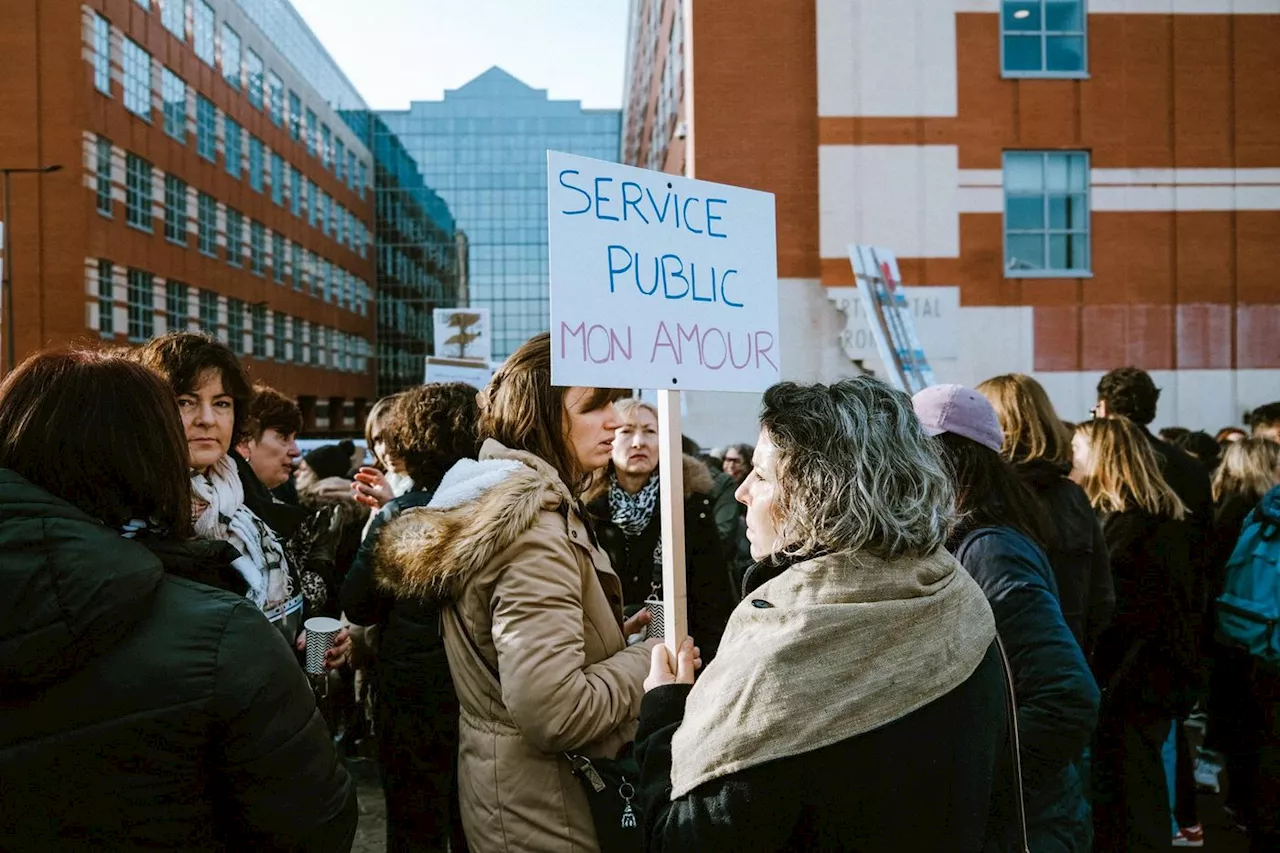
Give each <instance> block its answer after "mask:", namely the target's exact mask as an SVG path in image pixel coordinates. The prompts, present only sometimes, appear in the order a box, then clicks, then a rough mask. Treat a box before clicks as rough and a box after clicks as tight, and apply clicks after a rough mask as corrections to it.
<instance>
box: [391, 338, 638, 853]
mask: <svg viewBox="0 0 1280 853" xmlns="http://www.w3.org/2000/svg"><path fill="white" fill-rule="evenodd" d="M624 396H626V392H623V391H617V390H613V389H604V388H583V387H577V386H575V387H569V388H561V387H555V386H552V384H551V339H550V336H549V335H547V334H545V333H544V334H541V335H538V336H536V337H534V338H532V339H531V340H529V341H528V342H526V343H525V344H524V345H522V346H521V347H520V348H519V349H517V350H516V351H515V352H514V353H513V354H512V355H511V357H510V358H509V359H508V360H507V361H506V363H505V364H504V365H503V366H502V367H501V368H500V369H499V370H498V372H497V373H496V374H494V377H493V379H492V381H490V383H489V386H488V387H487V388H486V389H485V390H484V391H483V392H482V393H481V396H480V400H479V407H480V427H479V432H480V437H481V438H483V439H484V444H483V446H482V447H481V448H480V461H478V462H476V461H472V460H469V459H463V460H461V461H459V462H458V463H457V464H456V465H454V466H453V467H452V468H450V469H449V472H448V474H446V475H445V476H444V479H443V480H442V481H441V482H440V485H439V486H438V487H437V488H436V491H435V494H434V496H433V497H432V498H431V501H430V503H429V504H428V505H427V506H426V507H421V508H417V509H411V510H408V511H406V512H405V513H404V514H402V515H401V516H400V517H399V518H397V519H395V520H393V521H391V522H389V523H387V525H386V526H385V527H384V528H383V530H382V532H381V534H380V535H379V536H378V541H377V544H376V545H375V546H374V564H375V570H374V571H375V574H376V575H377V577H378V581H379V583H380V584H381V585H383V586H384V587H386V588H388V589H391V590H393V591H394V592H395V593H396V595H397V596H398V597H400V598H432V599H436V600H437V601H439V602H440V606H441V607H442V609H443V618H444V646H445V651H446V652H447V654H448V656H449V670H450V673H451V674H452V677H453V683H454V685H455V686H456V687H457V690H458V700H459V704H460V706H461V708H460V716H461V731H460V735H459V742H460V754H459V766H458V777H459V778H458V783H459V791H460V799H461V809H462V823H463V826H464V827H465V829H466V835H467V843H468V845H469V847H470V848H471V849H472V850H476V851H480V853H489V851H508V850H509V851H516V850H520V851H524V850H576V851H593V850H598V849H599V842H598V839H597V836H596V830H595V825H594V824H593V823H592V819H591V810H590V808H589V805H588V803H587V797H586V794H585V792H584V791H583V790H582V787H581V785H580V783H579V782H578V780H577V779H576V778H575V777H574V775H573V772H572V768H571V766H570V763H569V761H568V760H567V759H566V757H565V756H564V753H565V752H567V751H572V752H574V753H577V754H579V755H584V756H586V757H588V758H601V757H608V758H613V757H614V756H615V755H616V754H617V753H618V751H619V750H620V749H621V748H622V747H623V745H624V744H626V743H627V742H628V741H629V740H631V735H632V733H633V732H634V731H635V718H636V713H637V712H638V711H639V708H640V698H641V695H642V692H643V691H642V684H643V682H644V675H645V672H646V671H647V670H648V666H649V653H648V649H647V648H645V647H633V648H627V643H626V637H627V636H628V635H630V634H633V633H636V632H637V631H638V630H639V629H640V628H641V627H642V626H643V624H644V622H645V619H644V617H643V616H641V617H638V618H636V619H633V620H631V621H630V622H629V623H628V624H627V625H625V626H624V624H623V620H622V587H621V584H620V583H619V581H618V576H617V575H616V574H614V572H613V570H612V569H611V568H610V566H609V558H608V556H606V555H605V554H604V552H602V551H601V550H600V549H599V548H598V547H597V546H596V543H595V537H594V536H593V535H592V533H591V531H590V528H589V527H588V525H587V523H586V521H585V520H584V518H583V516H582V510H581V505H580V503H579V496H580V495H581V494H582V492H583V490H584V489H585V488H586V486H587V483H588V481H589V478H590V476H591V474H592V473H594V472H595V471H597V470H598V469H600V468H603V467H604V466H605V464H606V463H608V461H609V457H610V455H611V453H612V451H613V434H614V430H615V429H617V427H618V417H617V415H616V414H615V412H614V410H613V401H614V400H616V399H619V398H621V397H624ZM654 642H656V641H654Z"/></svg>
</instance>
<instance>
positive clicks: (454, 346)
mask: <svg viewBox="0 0 1280 853" xmlns="http://www.w3.org/2000/svg"><path fill="white" fill-rule="evenodd" d="M431 322H432V326H433V327H434V328H435V342H436V353H435V354H436V356H437V357H439V358H459V359H470V360H473V361H482V362H486V363H487V362H488V361H489V359H491V358H493V338H492V336H491V335H490V334H489V309H488V308H437V309H436V310H435V311H433V312H432V314H431Z"/></svg>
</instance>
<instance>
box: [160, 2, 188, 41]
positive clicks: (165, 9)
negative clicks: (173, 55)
mask: <svg viewBox="0 0 1280 853" xmlns="http://www.w3.org/2000/svg"><path fill="white" fill-rule="evenodd" d="M160 23H162V24H164V28H165V29H166V30H168V31H169V32H171V33H173V37H174V38H176V39H177V40H178V41H186V40H187V4H186V0H160Z"/></svg>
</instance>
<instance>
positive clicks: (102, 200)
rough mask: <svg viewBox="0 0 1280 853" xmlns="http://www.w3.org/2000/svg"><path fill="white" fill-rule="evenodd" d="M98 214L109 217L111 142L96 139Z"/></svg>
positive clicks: (103, 138) (105, 139)
mask: <svg viewBox="0 0 1280 853" xmlns="http://www.w3.org/2000/svg"><path fill="white" fill-rule="evenodd" d="M97 150H98V156H97V160H98V181H97V184H98V212H99V213H101V214H102V215H103V216H110V215H111V140H110V139H107V138H106V137H105V136H99V137H98V145H97Z"/></svg>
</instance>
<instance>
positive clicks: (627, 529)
mask: <svg viewBox="0 0 1280 853" xmlns="http://www.w3.org/2000/svg"><path fill="white" fill-rule="evenodd" d="M657 506H658V472H657V471H654V472H653V476H652V477H650V478H649V482H647V483H645V484H644V488H643V489H641V490H640V491H638V492H636V493H635V494H634V495H633V494H631V493H630V492H628V491H627V490H626V489H624V488H622V486H621V485H619V484H618V475H617V474H616V473H611V474H610V475H609V511H610V512H611V513H612V516H613V523H614V524H616V525H617V526H618V527H619V529H621V530H622V532H623V533H625V534H627V536H630V537H635V536H639V535H640V534H641V533H643V532H644V529H645V528H646V527H648V526H649V520H650V519H651V518H653V511H654V509H655V508H656V507H657Z"/></svg>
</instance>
